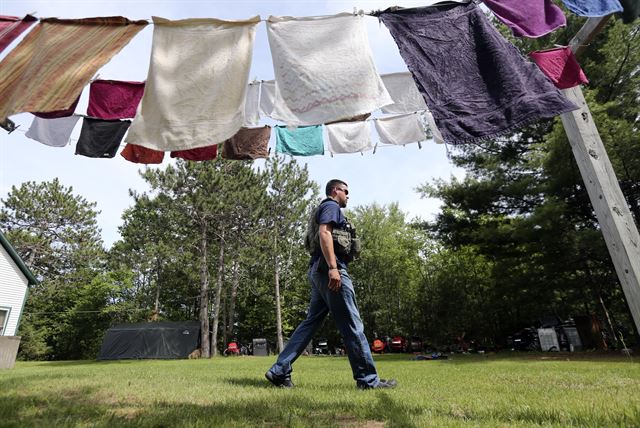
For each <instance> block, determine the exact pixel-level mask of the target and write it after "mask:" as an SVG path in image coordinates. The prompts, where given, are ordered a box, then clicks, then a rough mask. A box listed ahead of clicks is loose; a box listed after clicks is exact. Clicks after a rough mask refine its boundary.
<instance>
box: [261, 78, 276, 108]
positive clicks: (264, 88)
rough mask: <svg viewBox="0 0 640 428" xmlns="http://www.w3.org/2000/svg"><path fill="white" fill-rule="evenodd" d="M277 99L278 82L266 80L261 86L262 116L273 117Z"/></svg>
mask: <svg viewBox="0 0 640 428" xmlns="http://www.w3.org/2000/svg"><path fill="white" fill-rule="evenodd" d="M275 98H276V81H275V80H264V81H263V82H262V84H261V85H260V115H262V116H269V117H271V113H273V102H274V100H275Z"/></svg>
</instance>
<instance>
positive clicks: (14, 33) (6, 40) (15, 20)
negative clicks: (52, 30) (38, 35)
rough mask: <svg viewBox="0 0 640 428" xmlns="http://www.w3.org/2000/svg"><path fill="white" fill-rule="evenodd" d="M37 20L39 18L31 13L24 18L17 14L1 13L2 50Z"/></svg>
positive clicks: (0, 42)
mask: <svg viewBox="0 0 640 428" xmlns="http://www.w3.org/2000/svg"><path fill="white" fill-rule="evenodd" d="M37 20H38V18H36V17H35V16H31V15H26V16H25V17H24V18H22V19H21V18H19V17H17V16H5V15H0V52H2V51H3V50H5V49H6V47H7V46H9V45H10V44H11V42H13V41H14V40H15V39H16V38H18V36H19V35H20V34H22V33H24V32H25V30H26V29H27V28H29V27H31V26H32V25H33V24H34V23H35V22H36V21H37Z"/></svg>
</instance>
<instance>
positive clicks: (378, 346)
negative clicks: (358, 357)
mask: <svg viewBox="0 0 640 428" xmlns="http://www.w3.org/2000/svg"><path fill="white" fill-rule="evenodd" d="M371 350H372V351H373V352H378V353H380V352H382V351H384V342H383V341H382V340H380V339H376V340H374V341H373V344H372V345H371Z"/></svg>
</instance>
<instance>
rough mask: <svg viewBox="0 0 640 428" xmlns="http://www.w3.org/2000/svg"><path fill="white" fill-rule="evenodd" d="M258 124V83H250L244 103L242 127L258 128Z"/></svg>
mask: <svg viewBox="0 0 640 428" xmlns="http://www.w3.org/2000/svg"><path fill="white" fill-rule="evenodd" d="M259 123H260V82H251V83H249V87H248V88H247V97H246V99H245V101H244V126H258V124H259Z"/></svg>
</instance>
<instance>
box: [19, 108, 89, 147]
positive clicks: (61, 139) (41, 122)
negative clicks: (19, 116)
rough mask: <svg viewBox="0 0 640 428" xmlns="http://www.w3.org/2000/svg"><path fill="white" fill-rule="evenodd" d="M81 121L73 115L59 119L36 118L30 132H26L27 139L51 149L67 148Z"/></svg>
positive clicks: (77, 116)
mask: <svg viewBox="0 0 640 428" xmlns="http://www.w3.org/2000/svg"><path fill="white" fill-rule="evenodd" d="M78 119H80V116H79V115H76V114H74V115H71V116H68V117H61V118H58V119H41V118H39V117H34V118H33V122H31V126H30V127H29V130H28V131H27V132H26V134H25V135H26V136H27V138H31V139H32V140H36V141H38V142H40V143H42V144H46V145H47V146H51V147H65V146H66V145H67V144H69V139H70V138H71V133H72V132H73V128H74V127H75V126H76V123H78Z"/></svg>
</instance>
